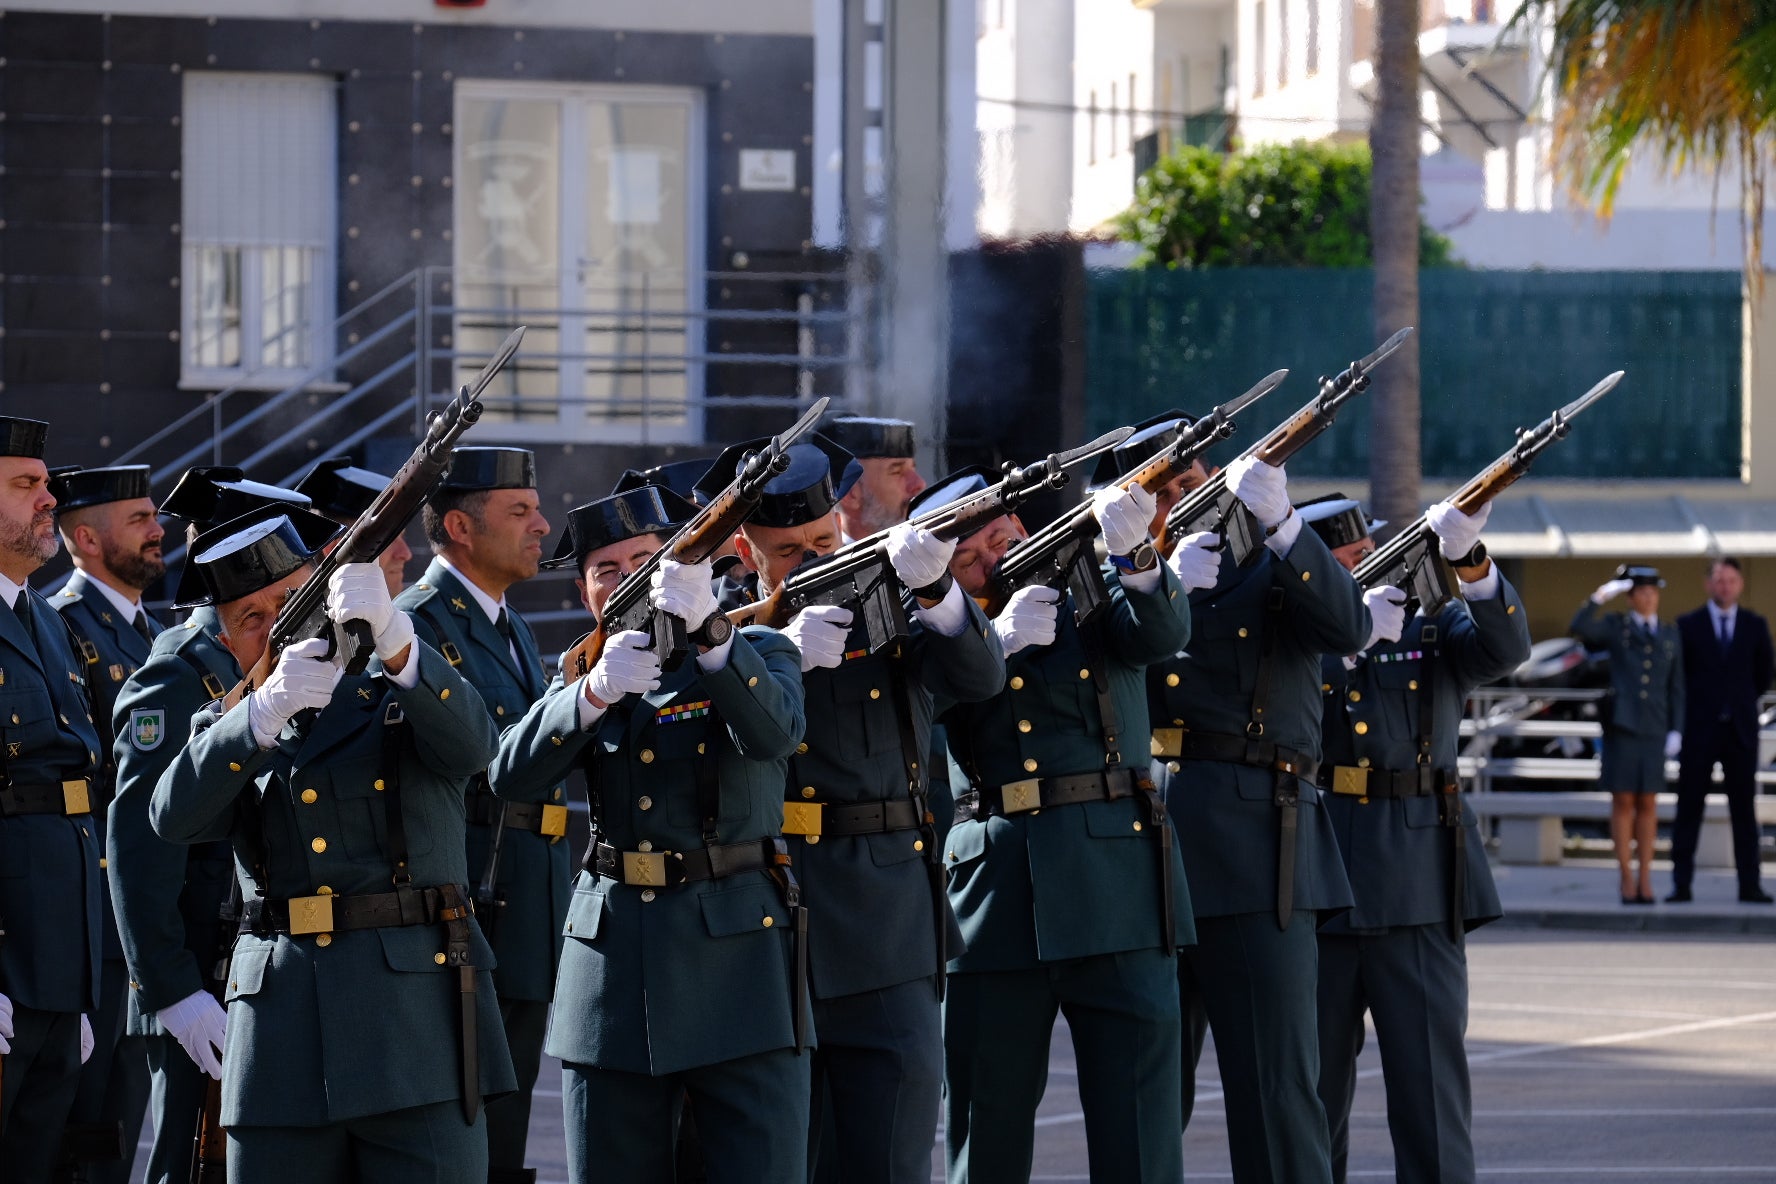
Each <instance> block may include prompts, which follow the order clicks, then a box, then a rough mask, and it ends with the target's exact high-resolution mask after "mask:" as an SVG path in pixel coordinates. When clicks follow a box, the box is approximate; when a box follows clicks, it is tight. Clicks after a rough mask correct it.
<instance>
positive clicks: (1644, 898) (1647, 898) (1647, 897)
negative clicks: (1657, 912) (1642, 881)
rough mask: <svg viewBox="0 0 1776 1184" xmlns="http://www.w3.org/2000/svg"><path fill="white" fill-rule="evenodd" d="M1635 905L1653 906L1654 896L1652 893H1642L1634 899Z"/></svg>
mask: <svg viewBox="0 0 1776 1184" xmlns="http://www.w3.org/2000/svg"><path fill="white" fill-rule="evenodd" d="M1634 903H1635V904H1652V903H1653V894H1652V893H1650V892H1642V893H1640V894H1639V895H1638V896H1636V897H1635V898H1634Z"/></svg>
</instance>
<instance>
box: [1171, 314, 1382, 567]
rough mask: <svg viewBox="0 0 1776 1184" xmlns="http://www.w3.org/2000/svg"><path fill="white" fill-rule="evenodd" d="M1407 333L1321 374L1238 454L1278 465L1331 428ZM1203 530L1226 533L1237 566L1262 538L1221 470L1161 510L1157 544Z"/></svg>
mask: <svg viewBox="0 0 1776 1184" xmlns="http://www.w3.org/2000/svg"><path fill="white" fill-rule="evenodd" d="M1411 335H1412V329H1411V327H1410V326H1408V327H1407V328H1404V329H1401V330H1400V331H1399V332H1398V333H1395V334H1394V335H1393V336H1392V337H1390V338H1388V339H1387V340H1386V341H1384V342H1382V343H1381V344H1380V345H1378V346H1376V347H1375V350H1374V352H1372V353H1370V354H1369V355H1368V356H1367V357H1364V358H1361V359H1359V360H1358V361H1355V362H1352V363H1351V364H1350V365H1349V366H1347V367H1345V369H1344V371H1343V372H1342V373H1340V374H1338V375H1336V376H1335V377H1332V378H1321V379H1320V389H1319V393H1318V394H1316V395H1315V396H1314V397H1313V398H1311V399H1309V400H1308V401H1307V404H1306V406H1304V407H1302V408H1301V409H1300V410H1299V411H1297V412H1295V414H1293V415H1291V416H1290V417H1289V418H1288V419H1286V420H1284V421H1283V422H1282V423H1281V424H1279V425H1278V426H1277V427H1275V428H1273V429H1271V431H1270V433H1269V434H1268V435H1266V436H1265V437H1264V438H1263V439H1262V440H1259V441H1258V442H1257V443H1256V444H1254V445H1252V446H1251V447H1250V448H1248V449H1246V451H1245V452H1243V453H1241V454H1240V455H1241V456H1256V457H1257V458H1258V459H1259V460H1261V461H1263V462H1264V463H1265V464H1268V465H1276V466H1279V467H1280V466H1282V465H1283V464H1284V463H1286V462H1287V461H1288V459H1289V458H1290V457H1292V456H1294V455H1295V454H1296V453H1297V452H1300V451H1301V450H1302V449H1303V448H1305V447H1306V446H1307V445H1308V444H1309V443H1311V442H1312V441H1313V440H1314V439H1315V438H1317V437H1318V436H1319V434H1320V433H1321V432H1324V431H1325V430H1326V429H1327V428H1329V427H1331V426H1332V420H1333V418H1334V417H1335V416H1336V415H1337V414H1338V412H1339V410H1340V409H1342V408H1343V407H1344V405H1345V404H1346V403H1348V402H1350V401H1351V400H1352V399H1354V398H1356V396H1358V395H1360V394H1362V393H1363V392H1364V391H1366V390H1368V389H1369V372H1370V371H1371V370H1373V369H1374V368H1375V367H1376V365H1377V364H1378V363H1380V362H1381V361H1382V360H1383V359H1384V358H1386V357H1387V356H1388V355H1389V354H1391V353H1393V352H1394V351H1395V350H1397V349H1399V348H1400V346H1402V345H1404V344H1405V342H1406V338H1408V337H1410V336H1411ZM1204 530H1213V531H1218V532H1220V533H1221V534H1222V535H1224V536H1225V537H1226V540H1227V549H1228V552H1229V554H1231V555H1232V557H1233V561H1234V563H1235V565H1236V566H1237V565H1240V564H1243V563H1245V561H1246V560H1247V559H1248V558H1249V557H1250V556H1251V555H1252V553H1253V552H1254V551H1256V550H1257V549H1258V547H1259V545H1260V544H1261V543H1263V541H1264V530H1263V528H1262V527H1261V526H1259V524H1258V521H1257V519H1255V518H1254V517H1252V512H1251V511H1250V510H1248V509H1246V507H1245V505H1244V504H1243V503H1242V502H1241V501H1240V500H1239V499H1238V498H1236V497H1234V496H1233V492H1232V491H1231V490H1229V489H1228V488H1227V474H1226V473H1225V472H1224V471H1223V472H1218V473H1216V474H1215V475H1214V476H1213V477H1210V478H1209V479H1208V480H1207V481H1205V482H1204V483H1203V484H1201V485H1199V486H1198V487H1197V488H1195V489H1193V490H1191V491H1190V492H1189V493H1188V494H1186V495H1185V496H1184V497H1182V498H1180V499H1179V501H1178V504H1177V505H1175V506H1173V507H1172V509H1171V511H1170V512H1169V513H1167V514H1166V520H1165V531H1164V533H1163V534H1162V535H1161V537H1160V539H1159V542H1158V544H1157V545H1158V547H1159V549H1160V552H1161V553H1162V554H1165V555H1167V556H1170V555H1171V553H1172V551H1173V550H1174V549H1175V548H1176V547H1177V545H1178V541H1179V540H1180V539H1182V538H1183V537H1184V536H1185V535H1188V534H1196V533H1197V532H1199V531H1204Z"/></svg>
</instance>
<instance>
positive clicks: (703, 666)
mask: <svg viewBox="0 0 1776 1184" xmlns="http://www.w3.org/2000/svg"><path fill="white" fill-rule="evenodd" d="M717 611H720V610H717ZM733 652H734V634H731V633H730V634H729V635H728V639H727V640H726V641H724V642H722V643H721V644H720V645H718V646H716V647H715V648H714V649H712V650H710V651H709V652H708V653H704V652H702V651H701V650H699V651H698V653H697V669H699V670H701V671H702V672H703V673H705V674H714V673H715V672H716V671H717V670H720V669H722V668H723V667H725V666H727V664H728V655H729V654H731V653H733Z"/></svg>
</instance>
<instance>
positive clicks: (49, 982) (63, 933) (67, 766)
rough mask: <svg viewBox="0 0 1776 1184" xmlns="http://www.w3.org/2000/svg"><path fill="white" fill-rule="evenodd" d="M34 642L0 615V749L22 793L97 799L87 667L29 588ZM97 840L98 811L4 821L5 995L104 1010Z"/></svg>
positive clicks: (0, 983) (0, 826)
mask: <svg viewBox="0 0 1776 1184" xmlns="http://www.w3.org/2000/svg"><path fill="white" fill-rule="evenodd" d="M26 595H27V596H28V598H29V602H30V605H31V614H32V615H31V620H32V625H33V628H34V629H35V631H36V634H37V644H36V645H32V644H31V641H30V639H29V638H27V637H26V636H25V633H24V628H23V627H22V626H21V625H20V624H19V620H18V618H17V617H15V616H14V615H13V614H12V613H11V612H10V611H5V610H0V743H3V744H4V745H5V747H4V748H3V749H0V754H3V755H4V759H5V773H6V775H7V776H8V777H9V778H11V780H12V783H13V784H14V785H19V786H40V785H59V784H60V783H62V782H63V781H72V780H74V779H76V778H81V777H84V778H87V779H88V780H89V781H90V782H91V783H92V785H93V788H92V791H91V792H92V794H93V795H94V797H95V802H94V804H95V805H96V804H97V802H96V794H97V792H98V778H99V772H100V760H99V734H98V730H97V729H96V728H95V727H94V726H93V721H92V717H91V716H90V715H89V714H88V711H89V710H90V709H89V706H88V703H87V698H86V682H85V678H84V676H83V675H82V673H81V672H82V671H83V670H84V669H85V668H86V663H85V662H84V661H83V660H81V659H79V658H76V657H75V655H74V647H73V644H72V643H71V642H70V641H69V638H68V632H67V630H66V629H65V628H63V626H62V618H61V617H59V616H57V615H56V612H55V610H54V609H52V608H50V607H49V604H48V602H47V601H45V600H44V599H43V597H41V596H39V595H38V594H37V593H35V592H29V591H27V593H26ZM100 850H101V847H100V844H99V836H98V833H97V830H96V824H95V823H94V820H93V815H91V814H76V815H67V814H20V815H17V816H14V817H0V926H4V928H5V930H6V936H5V937H4V938H0V994H3V995H6V996H7V997H8V998H10V999H11V1000H12V1001H13V1002H14V1003H15V1004H18V1005H19V1006H20V1007H30V1008H35V1009H37V1010H39V1011H63V1012H68V1011H94V1010H97V1008H98V1006H99V959H100V957H101V950H102V946H103V942H102V939H101V938H100V928H101V926H102V925H103V924H104V909H103V907H102V905H101V903H100V895H101V893H102V892H103V888H102V887H101V886H100V881H99V852H100Z"/></svg>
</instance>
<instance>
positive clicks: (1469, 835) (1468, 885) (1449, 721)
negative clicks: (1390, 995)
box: [1321, 575, 1529, 933]
mask: <svg viewBox="0 0 1776 1184" xmlns="http://www.w3.org/2000/svg"><path fill="white" fill-rule="evenodd" d="M1527 615H1528V614H1526V613H1525V612H1524V611H1523V602H1522V601H1521V600H1519V599H1518V597H1517V590H1516V589H1515V588H1513V587H1511V585H1510V584H1509V583H1507V582H1506V581H1505V578H1504V576H1502V575H1501V576H1500V577H1499V588H1498V594H1497V595H1495V596H1493V597H1491V598H1489V599H1487V600H1476V601H1471V602H1464V601H1461V600H1454V601H1451V602H1450V603H1449V604H1447V605H1444V606H1443V610H1442V611H1441V612H1439V613H1438V614H1437V618H1436V622H1435V623H1436V626H1437V637H1436V640H1435V641H1434V642H1432V641H1428V640H1426V639H1425V637H1424V630H1425V626H1426V624H1427V623H1428V622H1427V621H1426V620H1425V618H1424V617H1423V616H1422V615H1420V616H1415V617H1413V618H1412V620H1410V621H1408V622H1407V623H1406V628H1405V631H1404V632H1403V633H1402V634H1401V640H1399V641H1393V642H1383V643H1381V644H1378V645H1376V646H1375V647H1374V648H1372V649H1371V650H1369V653H1368V656H1367V657H1366V658H1364V659H1363V660H1362V661H1360V662H1359V663H1358V664H1357V667H1356V669H1354V670H1347V669H1346V668H1345V665H1344V659H1343V658H1342V657H1335V656H1332V655H1327V656H1326V657H1325V658H1324V659H1323V661H1322V667H1323V670H1324V683H1323V686H1322V690H1323V692H1324V698H1323V700H1322V703H1323V708H1324V710H1323V714H1322V717H1321V734H1322V736H1323V739H1324V743H1325V758H1326V763H1327V764H1330V765H1348V766H1356V765H1357V764H1358V762H1359V761H1366V762H1367V763H1368V765H1369V767H1371V768H1374V769H1390V770H1411V769H1413V768H1414V767H1416V765H1417V752H1418V728H1419V696H1420V694H1421V693H1422V688H1423V686H1424V679H1425V678H1426V677H1427V670H1428V672H1429V673H1428V677H1429V678H1430V691H1431V694H1432V695H1433V696H1434V699H1433V707H1432V720H1433V721H1434V724H1433V728H1432V732H1431V767H1432V768H1435V769H1443V770H1449V771H1451V772H1453V771H1454V769H1455V761H1456V741H1457V734H1458V732H1459V731H1460V726H1461V718H1462V708H1463V706H1464V705H1465V704H1466V702H1467V698H1468V693H1469V692H1470V691H1472V690H1473V689H1474V688H1475V687H1477V686H1480V685H1481V684H1483V683H1487V682H1491V681H1492V680H1493V679H1495V678H1499V677H1501V676H1503V675H1506V674H1509V673H1510V672H1511V671H1512V670H1515V669H1516V668H1517V667H1518V666H1520V665H1522V664H1523V662H1524V661H1525V660H1526V659H1528V657H1529V622H1528V620H1527V619H1526V618H1527ZM1433 650H1434V651H1435V652H1434V656H1430V657H1428V658H1427V655H1431V654H1432V653H1433ZM1359 723H1360V724H1362V725H1363V727H1364V731H1363V734H1362V735H1358V734H1357V731H1356V726H1357V725H1358V724H1359ZM1325 801H1326V812H1327V815H1328V816H1329V817H1330V818H1331V821H1332V830H1333V832H1334V833H1335V834H1336V835H1337V836H1338V850H1339V853H1340V854H1341V855H1342V856H1343V857H1344V869H1345V872H1346V874H1347V875H1348V876H1349V877H1350V884H1351V892H1352V893H1353V895H1354V896H1355V897H1356V904H1355V905H1353V906H1352V908H1351V911H1350V912H1349V913H1346V914H1343V915H1341V916H1338V917H1334V918H1332V919H1331V920H1330V921H1328V922H1327V923H1326V925H1325V927H1324V928H1323V929H1322V930H1321V932H1323V933H1349V932H1352V931H1363V932H1374V931H1377V930H1383V929H1387V928H1390V927H1392V926H1396V925H1430V924H1435V923H1437V922H1440V921H1446V920H1448V919H1449V916H1450V907H1449V894H1450V892H1451V890H1452V887H1451V877H1452V875H1453V868H1454V855H1455V852H1454V846H1453V840H1452V838H1451V835H1450V831H1449V828H1448V827H1446V826H1444V825H1443V823H1442V821H1441V819H1440V814H1439V810H1438V803H1437V799H1436V798H1434V797H1410V798H1384V797H1378V796H1372V797H1369V798H1368V799H1367V800H1366V801H1365V800H1363V799H1361V798H1359V797H1357V796H1353V795H1350V794H1338V793H1331V794H1327V795H1326V799H1325ZM1461 832H1462V833H1461V840H1460V841H1461V842H1462V843H1463V844H1464V845H1465V847H1466V850H1467V855H1466V856H1465V859H1464V872H1463V882H1464V891H1463V894H1462V916H1463V917H1464V918H1465V920H1466V923H1467V927H1468V928H1469V929H1474V928H1477V927H1479V926H1481V925H1484V924H1485V923H1486V922H1488V921H1495V920H1497V919H1498V918H1499V917H1500V916H1502V915H1503V909H1502V908H1501V907H1500V906H1499V899H1498V890H1497V888H1496V887H1494V885H1493V882H1492V870H1491V868H1489V867H1488V866H1487V863H1486V848H1485V846H1484V845H1483V844H1482V843H1481V841H1480V830H1479V826H1478V821H1477V819H1476V818H1475V817H1474V812H1473V811H1472V810H1470V809H1469V808H1468V807H1467V805H1466V804H1465V803H1464V804H1463V806H1462V813H1461Z"/></svg>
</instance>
